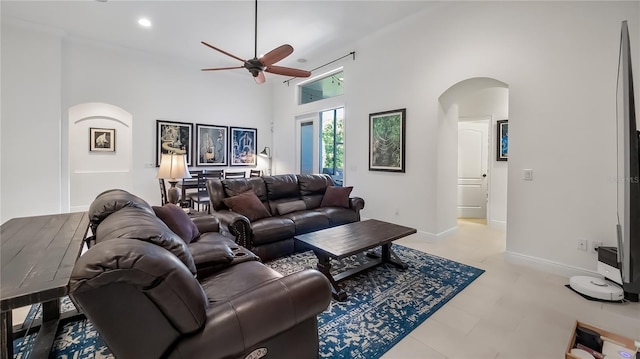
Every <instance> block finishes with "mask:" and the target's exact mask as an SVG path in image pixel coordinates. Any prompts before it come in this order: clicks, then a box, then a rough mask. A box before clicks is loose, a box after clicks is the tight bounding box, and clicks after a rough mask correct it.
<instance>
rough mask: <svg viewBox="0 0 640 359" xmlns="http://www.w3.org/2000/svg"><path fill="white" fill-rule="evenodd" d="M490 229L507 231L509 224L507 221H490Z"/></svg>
mask: <svg viewBox="0 0 640 359" xmlns="http://www.w3.org/2000/svg"><path fill="white" fill-rule="evenodd" d="M489 227H491V228H496V229H502V230H506V229H507V222H506V221H495V220H490V221H489Z"/></svg>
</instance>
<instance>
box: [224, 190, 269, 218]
mask: <svg viewBox="0 0 640 359" xmlns="http://www.w3.org/2000/svg"><path fill="white" fill-rule="evenodd" d="M222 201H223V202H224V204H225V205H227V207H229V209H231V210H232V211H234V212H236V213H240V214H241V215H243V216H245V217H247V218H248V219H249V221H251V222H253V221H255V220H258V219H261V218H266V217H271V214H270V213H269V211H268V210H267V208H266V207H265V206H264V205H263V204H262V202H260V199H259V198H258V196H256V194H255V193H253V191H252V190H249V191H246V192H243V193H241V194H239V195H237V196H233V197H229V198H225V199H223V200H222Z"/></svg>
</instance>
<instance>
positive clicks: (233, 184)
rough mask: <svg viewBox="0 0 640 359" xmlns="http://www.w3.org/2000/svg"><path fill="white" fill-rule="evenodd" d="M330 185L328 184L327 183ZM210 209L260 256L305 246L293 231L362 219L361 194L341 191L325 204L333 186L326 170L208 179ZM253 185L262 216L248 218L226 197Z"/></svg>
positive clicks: (283, 253)
mask: <svg viewBox="0 0 640 359" xmlns="http://www.w3.org/2000/svg"><path fill="white" fill-rule="evenodd" d="M330 187H331V189H329V188H330ZM207 190H208V191H209V199H210V202H211V203H210V204H211V208H212V214H213V215H214V216H216V217H217V218H218V219H220V223H221V226H223V227H224V229H225V230H227V231H229V232H230V233H231V234H232V235H233V236H235V240H236V243H238V244H240V245H242V246H244V247H245V248H248V249H250V250H251V251H252V252H253V253H255V254H257V255H258V256H259V257H260V258H261V259H262V260H263V261H268V260H271V259H274V258H278V257H282V256H286V255H289V254H291V253H294V252H297V251H301V250H304V249H305V248H301V247H297V246H299V244H297V243H295V241H294V239H293V237H294V236H295V235H297V234H303V233H308V232H313V231H317V230H320V229H325V228H329V227H333V226H338V225H341V224H346V223H351V222H356V221H359V220H360V210H362V209H363V208H364V200H363V199H362V198H360V197H348V196H346V197H345V202H344V203H343V204H341V205H340V204H338V205H335V203H333V205H332V204H329V205H326V197H327V196H325V195H327V194H328V193H329V191H331V192H332V193H333V191H334V190H337V191H342V190H347V191H348V192H350V187H347V188H336V187H334V183H333V180H332V179H331V177H330V176H329V175H326V174H313V175H295V174H286V175H275V176H264V177H254V178H240V179H214V180H209V181H207ZM248 191H252V192H253V193H254V194H255V195H256V196H257V197H258V199H259V201H260V202H261V203H262V206H263V207H264V208H265V209H266V212H267V215H266V216H257V217H260V218H258V219H255V218H251V217H252V216H251V215H243V214H242V213H239V212H242V211H237V210H236V209H235V208H230V206H229V201H230V200H231V199H232V198H237V197H236V196H240V195H242V194H246V193H247V192H248Z"/></svg>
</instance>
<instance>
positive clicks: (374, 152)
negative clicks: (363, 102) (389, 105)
mask: <svg viewBox="0 0 640 359" xmlns="http://www.w3.org/2000/svg"><path fill="white" fill-rule="evenodd" d="M406 113H407V110H406V109H404V108H403V109H400V110H393V111H385V112H378V113H372V114H370V115H369V171H388V172H403V173H404V164H405V158H404V157H405V156H404V155H405V121H406Z"/></svg>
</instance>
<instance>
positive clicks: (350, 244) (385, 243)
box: [294, 219, 416, 301]
mask: <svg viewBox="0 0 640 359" xmlns="http://www.w3.org/2000/svg"><path fill="white" fill-rule="evenodd" d="M413 233H416V229H415V228H409V227H405V226H401V225H398V224H393V223H387V222H383V221H379V220H376V219H369V220H366V221H361V222H354V223H349V224H344V225H341V226H337V227H331V228H328V229H323V230H320V231H316V232H311V233H306V234H301V235H296V236H295V237H294V239H295V240H297V241H299V242H302V243H303V245H306V246H308V247H309V248H310V249H312V250H313V252H314V253H315V254H316V257H318V270H319V271H320V272H322V273H323V274H324V275H325V276H326V277H327V278H328V279H329V282H331V287H332V291H333V296H334V298H335V299H337V300H339V301H344V300H346V299H347V293H346V292H345V291H344V290H343V289H342V288H340V286H339V285H338V284H339V283H340V282H341V281H343V280H344V279H346V278H348V277H351V276H353V275H355V274H357V273H360V272H362V271H364V270H367V269H370V268H373V267H375V266H378V265H380V264H383V263H390V264H393V265H395V266H396V267H398V268H401V269H407V265H406V264H405V263H403V262H402V261H401V260H400V258H398V256H397V255H396V254H395V253H394V252H393V250H392V249H391V242H393V241H395V240H396V239H399V238H402V237H406V236H408V235H410V234H413ZM376 247H382V256H381V257H378V256H377V255H375V254H373V253H368V254H367V256H369V257H371V258H372V260H371V261H369V262H367V263H366V264H364V265H362V266H360V267H358V268H354V269H351V270H348V271H346V272H343V273H340V274H338V275H335V276H334V275H332V274H331V272H330V271H331V259H337V260H340V259H343V258H346V257H349V256H352V255H354V254H358V253H363V252H366V251H368V250H370V249H373V248H376Z"/></svg>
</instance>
